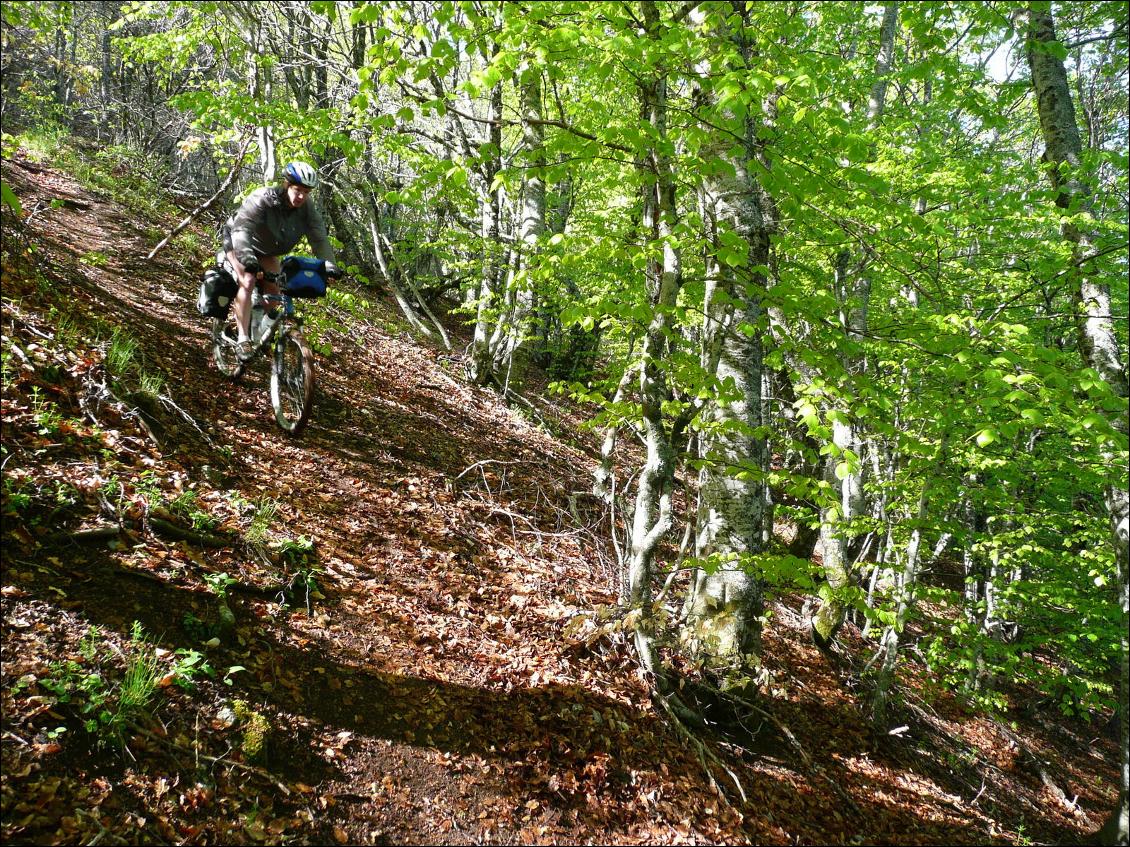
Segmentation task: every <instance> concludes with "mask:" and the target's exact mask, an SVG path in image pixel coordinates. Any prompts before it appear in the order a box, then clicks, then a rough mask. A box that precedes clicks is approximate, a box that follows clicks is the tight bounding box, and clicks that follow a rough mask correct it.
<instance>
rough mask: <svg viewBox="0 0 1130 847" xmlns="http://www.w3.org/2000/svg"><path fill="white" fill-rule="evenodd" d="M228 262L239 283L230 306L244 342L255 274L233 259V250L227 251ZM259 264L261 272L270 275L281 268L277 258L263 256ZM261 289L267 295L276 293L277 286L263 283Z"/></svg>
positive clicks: (241, 339) (246, 335)
mask: <svg viewBox="0 0 1130 847" xmlns="http://www.w3.org/2000/svg"><path fill="white" fill-rule="evenodd" d="M228 261H229V262H231V265H232V267H233V268H234V269H235V276H236V282H238V283H239V291H237V292H236V294H235V302H234V303H233V304H232V307H233V309H234V310H235V320H236V323H237V324H239V340H240V341H246V340H247V339H248V325H249V324H250V322H251V293H252V292H253V291H254V290H255V274H253V273H251V272H250V271H249V270H247V268H245V267H244V266H243V263H241V262H240V261H239V259H237V258H236V257H235V251H234V250H229V251H228ZM259 264H261V265H262V266H263V270H266V271H270V272H271V273H278V272H279V270H280V269H281V268H282V265H281V264H280V263H279V260H278V257H277V256H263V257H262V258H260V259H259ZM263 288H264V290H265V291H266V292H267V293H268V294H271V293H273V294H277V293H278V286H277V285H275V284H273V283H269V282H264V283H263ZM272 288H273V289H275V290H274V291H273V292H272V291H271V290H270V289H272Z"/></svg>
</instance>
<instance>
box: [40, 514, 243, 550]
mask: <svg viewBox="0 0 1130 847" xmlns="http://www.w3.org/2000/svg"><path fill="white" fill-rule="evenodd" d="M146 524H147V525H148V527H149V529H150V530H151V531H152V532H153V534H154V535H160V536H161V537H163V538H167V539H171V540H173V541H187V542H189V543H191V544H195V545H196V546H197V547H211V548H221V547H232V546H234V545H236V544H238V543H239V541H240V539H238V538H235V537H228V536H222V535H210V534H207V533H202V532H194V531H193V530H191V529H185V528H184V527H182V526H177V525H176V524H173V523H170V522H168V521H165V520H161V519H160V518H154V517H150V518H149V519H148V520H147V521H146ZM137 531H138V527H137V525H136V524H135V523H134V522H133V521H122V522H120V523H117V524H108V525H106V526H96V527H91V528H90V529H80V530H76V531H74V532H56V533H53V534H52V535H49V536H47V539H46V540H47V541H51V542H60V541H72V542H79V543H81V542H84V541H105V540H107V539H112V538H117V537H118V536H119V535H121V534H122V533H123V532H137Z"/></svg>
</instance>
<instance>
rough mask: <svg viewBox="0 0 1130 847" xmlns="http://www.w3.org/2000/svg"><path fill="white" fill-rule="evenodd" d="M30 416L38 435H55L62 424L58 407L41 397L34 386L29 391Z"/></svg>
mask: <svg viewBox="0 0 1130 847" xmlns="http://www.w3.org/2000/svg"><path fill="white" fill-rule="evenodd" d="M31 414H32V420H33V421H35V427H36V430H35V431H36V432H37V433H38V434H39V435H57V434H58V433H59V429H60V427H61V426H62V424H63V416H62V415H61V414H60V413H59V407H58V406H57V405H55V403H53V402H52V401H50V400H48V399H46V398H45V397H44V396H43V392H42V391H40V390H39V386H38V385H36V386H34V387H33V388H32V389H31Z"/></svg>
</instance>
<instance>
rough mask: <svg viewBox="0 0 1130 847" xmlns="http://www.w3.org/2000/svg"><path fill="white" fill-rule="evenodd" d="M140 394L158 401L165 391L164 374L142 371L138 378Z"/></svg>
mask: <svg viewBox="0 0 1130 847" xmlns="http://www.w3.org/2000/svg"><path fill="white" fill-rule="evenodd" d="M137 390H138V393H139V394H141V395H143V396H145V397H149V398H152V399H154V400H156V399H157V398H158V397H160V396H161V392H162V391H164V390H165V376H164V374H159V373H151V372H149V371H142V372H141V373H140V374H139V375H138V377H137Z"/></svg>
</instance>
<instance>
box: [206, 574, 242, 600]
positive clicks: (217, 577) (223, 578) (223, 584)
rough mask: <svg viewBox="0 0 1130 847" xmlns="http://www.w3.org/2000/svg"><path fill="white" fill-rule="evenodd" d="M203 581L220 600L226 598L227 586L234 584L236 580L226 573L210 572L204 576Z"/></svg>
mask: <svg viewBox="0 0 1130 847" xmlns="http://www.w3.org/2000/svg"><path fill="white" fill-rule="evenodd" d="M204 581H205V582H206V583H207V584H208V587H209V588H210V589H212V593H214V594H215V595H216V596H217V597H219V598H220V599H221V600H226V599H227V597H228V587H229V586H231V585H234V584H235V582H236V580H235V579H233V578H232V577H231V576H229V575H228V574H226V573H210V574H207V575H206V576H205V577H204Z"/></svg>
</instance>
